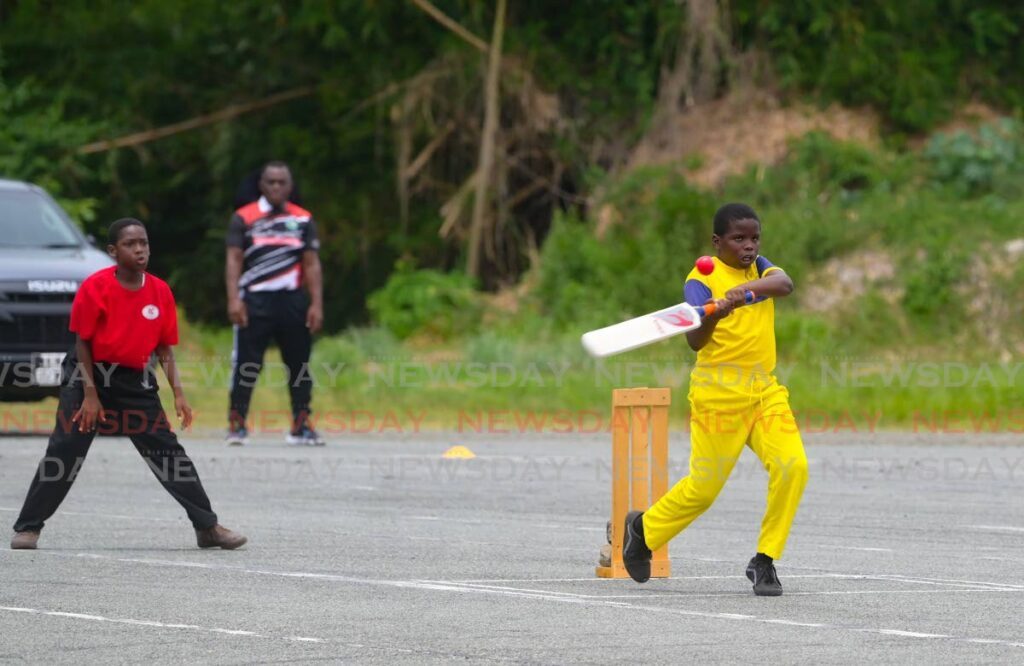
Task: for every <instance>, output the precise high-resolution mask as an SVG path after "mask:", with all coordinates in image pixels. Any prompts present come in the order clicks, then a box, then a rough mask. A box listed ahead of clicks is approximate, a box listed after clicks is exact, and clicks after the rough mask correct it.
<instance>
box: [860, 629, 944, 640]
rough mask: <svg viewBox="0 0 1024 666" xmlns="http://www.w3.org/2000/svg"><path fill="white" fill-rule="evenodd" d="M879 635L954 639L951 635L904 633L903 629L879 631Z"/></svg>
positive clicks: (917, 632)
mask: <svg viewBox="0 0 1024 666" xmlns="http://www.w3.org/2000/svg"><path fill="white" fill-rule="evenodd" d="M878 633H880V634H885V635H886V636H907V637H908V638H953V636H950V635H949V634H926V633H922V632H920V631H903V630H902V629H879V630H878Z"/></svg>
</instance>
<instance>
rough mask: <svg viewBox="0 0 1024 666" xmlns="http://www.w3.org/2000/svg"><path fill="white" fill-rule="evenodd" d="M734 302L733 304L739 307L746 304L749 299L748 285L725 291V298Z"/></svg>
mask: <svg viewBox="0 0 1024 666" xmlns="http://www.w3.org/2000/svg"><path fill="white" fill-rule="evenodd" d="M724 300H727V301H729V302H730V303H732V306H733V307H735V308H738V307H739V306H741V305H746V304H747V303H748V301H747V288H746V286H739V287H733V288H732V289H730V290H729V291H727V292H725V299H724Z"/></svg>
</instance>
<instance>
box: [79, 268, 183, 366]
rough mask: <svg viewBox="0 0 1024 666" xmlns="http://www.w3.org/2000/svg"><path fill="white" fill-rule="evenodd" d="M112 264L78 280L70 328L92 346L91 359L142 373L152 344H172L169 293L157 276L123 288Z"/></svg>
mask: <svg viewBox="0 0 1024 666" xmlns="http://www.w3.org/2000/svg"><path fill="white" fill-rule="evenodd" d="M116 269H117V267H116V266H111V267H110V268H104V269H101V270H98V271H96V272H95V273H93V274H92V275H90V276H89V277H87V278H86V279H85V281H84V282H82V286H81V287H79V289H78V293H77V294H75V302H74V303H73V304H72V305H71V326H70V328H71V330H72V331H74V332H75V333H77V334H78V335H79V337H81V338H82V339H83V340H89V341H90V342H91V343H92V359H93V361H96V362H103V363H117V364H119V365H122V366H125V367H127V368H134V369H136V370H142V369H143V368H145V367H146V364H147V363H148V362H149V357H150V356H151V355H152V354H153V352H154V351H155V350H156V348H157V345H160V344H166V345H176V344H178V312H177V309H176V308H175V305H174V294H172V293H171V288H170V287H168V286H167V283H166V282H164V281H163V280H161V279H160V278H158V277H156V276H153V275H150V274H149V273H146V274H145V281H144V282H143V284H142V287H140V288H139V289H137V290H135V291H131V290H130V289H125V288H124V287H123V286H121V283H120V282H118V281H117V276H116V275H114V271H115V270H116Z"/></svg>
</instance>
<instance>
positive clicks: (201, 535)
mask: <svg viewBox="0 0 1024 666" xmlns="http://www.w3.org/2000/svg"><path fill="white" fill-rule="evenodd" d="M246 541H248V539H246V538H245V537H244V536H242V535H241V534H239V533H238V532H232V531H231V530H229V529H228V528H226V527H224V526H223V525H214V526H213V527H211V528H209V529H206V530H196V543H197V544H199V547H200V548H223V549H224V550H234V549H235V548H240V547H242V546H244V545H245V542H246Z"/></svg>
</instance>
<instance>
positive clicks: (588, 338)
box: [582, 303, 700, 358]
mask: <svg viewBox="0 0 1024 666" xmlns="http://www.w3.org/2000/svg"><path fill="white" fill-rule="evenodd" d="M699 327H700V315H699V314H697V311H696V310H695V309H694V308H693V306H692V305H690V304H689V303H680V304H678V305H673V306H672V307H670V308H665V309H664V310H658V311H657V312H652V313H650V314H645V315H643V316H640V317H635V318H633V319H630V320H628V321H624V322H621V323H619V324H613V325H611V326H606V327H604V328H599V329H597V330H594V331H589V332H587V333H584V334H583V338H582V342H583V348H584V349H586V350H587V353H589V354H590V355H591V356H596V357H598V358H601V357H604V356H611V355H613V354H621V353H622V352H627V351H629V350H631V349H636V348H637V347H644V346H646V345H649V344H653V343H655V342H659V341H661V340H665V339H667V338H671V337H673V336H675V335H679V334H680V333H685V332H687V331H692V330H693V329H695V328H699Z"/></svg>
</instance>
